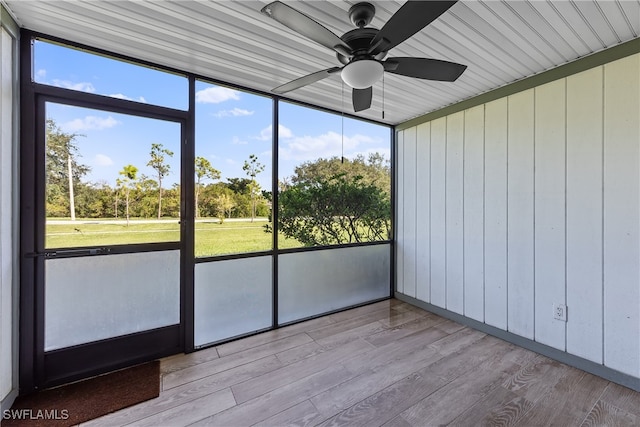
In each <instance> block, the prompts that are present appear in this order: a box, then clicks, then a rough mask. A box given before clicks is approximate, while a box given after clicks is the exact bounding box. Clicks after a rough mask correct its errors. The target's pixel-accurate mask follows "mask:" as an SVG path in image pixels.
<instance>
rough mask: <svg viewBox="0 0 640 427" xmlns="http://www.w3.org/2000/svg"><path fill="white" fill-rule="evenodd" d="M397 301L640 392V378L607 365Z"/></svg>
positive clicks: (448, 313) (423, 304) (463, 318)
mask: <svg viewBox="0 0 640 427" xmlns="http://www.w3.org/2000/svg"><path fill="white" fill-rule="evenodd" d="M394 297H395V298H397V299H399V300H400V301H404V302H406V303H408V304H411V305H415V306H416V307H420V308H422V309H423V310H426V311H429V312H431V313H434V314H437V315H438V316H442V317H444V318H446V319H449V320H453V321H454V322H457V323H460V324H462V325H465V326H468V327H470V328H473V329H476V330H478V331H481V332H484V333H486V334H489V335H492V336H494V337H496V338H500V339H502V340H504V341H508V342H510V343H513V344H515V345H517V346H520V347H522V348H526V349H527V350H531V351H535V352H536V353H539V354H542V355H544V356H547V357H549V358H551V359H554V360H557V361H558V362H561V363H565V364H567V365H569V366H573V367H574V368H578V369H581V370H583V371H586V372H589V373H590V374H593V375H597V376H599V377H602V378H604V379H606V380H609V381H611V382H614V383H616V384H620V385H622V386H625V387H628V388H630V389H632V390H635V391H638V392H640V378H636V377H634V376H631V375H629V374H625V373H623V372H620V371H616V370H615V369H611V368H608V367H606V366H604V365H601V364H598V363H595V362H592V361H591V360H587V359H583V358H582V357H579V356H575V355H573V354H570V353H567V352H565V351H561V350H558V349H557V348H553V347H549V346H548V345H544V344H540V343H539V342H536V341H533V340H530V339H528V338H524V337H521V336H520V335H516V334H514V333H511V332H507V331H504V330H502V329H499V328H496V327H495V326H491V325H487V324H486V323H482V322H478V321H477V320H474V319H471V318H469V317H466V316H463V315H461V314H458V313H454V312H452V311H449V310H445V309H443V308H441V307H438V306H435V305H433V304H429V303H426V302H424V301H420V300H418V299H415V298H413V297H410V296H407V295H404V294H401V293H398V292H396V293H395V294H394Z"/></svg>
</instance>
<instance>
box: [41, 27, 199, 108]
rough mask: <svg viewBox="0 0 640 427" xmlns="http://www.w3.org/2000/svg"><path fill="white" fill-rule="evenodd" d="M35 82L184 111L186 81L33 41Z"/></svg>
mask: <svg viewBox="0 0 640 427" xmlns="http://www.w3.org/2000/svg"><path fill="white" fill-rule="evenodd" d="M33 72H34V76H33V79H34V81H36V82H38V83H42V84H47V85H51V86H58V87H63V88H67V89H73V90H78V91H82V92H89V93H96V94H99V95H107V96H111V97H114V98H121V99H126V100H129V101H136V102H142V103H149V104H155V105H160V106H163V107H170V108H175V109H179V110H186V109H187V108H188V105H189V98H188V93H189V92H188V81H187V79H186V77H184V76H179V75H175V74H170V73H167V72H164V71H159V70H154V69H151V68H147V67H143V66H140V65H136V64H132V63H129V62H124V61H120V60H118V59H113V58H108V57H106V56H101V55H96V54H93V53H89V52H86V51H82V50H78V49H74V48H71V47H67V46H62V45H59V44H53V43H49V42H46V41H43V40H36V41H35V45H34V71H33Z"/></svg>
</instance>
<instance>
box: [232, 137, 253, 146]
mask: <svg viewBox="0 0 640 427" xmlns="http://www.w3.org/2000/svg"><path fill="white" fill-rule="evenodd" d="M231 143H232V144H234V145H247V144H248V143H249V142H247V141H245V140H242V139H240V138H238V137H237V136H234V137H233V141H231Z"/></svg>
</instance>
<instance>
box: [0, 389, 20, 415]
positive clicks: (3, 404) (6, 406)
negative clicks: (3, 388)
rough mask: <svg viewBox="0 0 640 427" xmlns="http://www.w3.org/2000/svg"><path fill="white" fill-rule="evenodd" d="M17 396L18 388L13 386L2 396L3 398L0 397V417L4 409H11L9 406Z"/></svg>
mask: <svg viewBox="0 0 640 427" xmlns="http://www.w3.org/2000/svg"><path fill="white" fill-rule="evenodd" d="M17 397H18V389H17V388H14V389H13V390H11V391H10V392H9V394H7V395H6V396H5V397H4V399H2V402H0V418H1V417H2V413H3V412H4V411H6V410H8V409H11V406H13V402H14V401H15V400H16V398H17Z"/></svg>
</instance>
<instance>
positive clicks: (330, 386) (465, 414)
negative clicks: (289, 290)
mask: <svg viewBox="0 0 640 427" xmlns="http://www.w3.org/2000/svg"><path fill="white" fill-rule="evenodd" d="M161 370H162V391H161V393H160V396H159V397H158V398H156V399H153V400H150V401H147V402H144V403H141V404H139V405H136V406H133V407H130V408H127V409H124V410H121V411H119V412H116V413H113V414H110V415H107V416H104V417H102V418H99V419H96V420H93V421H91V422H88V423H85V424H84V425H85V426H122V425H135V426H187V425H193V426H254V425H255V426H287V425H296V426H316V425H319V426H342V425H345V426H346V425H348V426H367V427H369V426H382V425H384V426H431V425H442V424H451V425H456V426H477V425H516V426H518V425H519V426H532V425H535V426H538V425H562V426H574V425H575V426H581V425H585V426H596V425H603V426H604V425H607V426H613V425H616V426H626V425H628V426H640V393H637V392H634V391H632V390H630V389H627V388H625V387H622V386H619V385H616V384H613V383H610V382H608V381H606V380H604V379H602V378H599V377H596V376H593V375H591V374H588V373H586V372H583V371H580V370H578V369H575V368H572V367H569V366H567V365H564V364H562V363H559V362H556V361H553V360H551V359H549V358H546V357H544V356H541V355H538V354H536V353H533V352H531V351H528V350H525V349H522V348H520V347H517V346H515V345H513V344H509V343H507V342H504V341H502V340H499V339H497V338H494V337H491V336H488V335H486V334H484V333H481V332H478V331H474V330H472V329H470V328H467V327H463V326H462V325H459V324H457V323H455V322H452V321H449V320H445V319H443V318H441V317H438V316H436V315H434V314H432V313H428V312H426V311H423V310H421V309H419V308H416V307H413V306H411V305H408V304H405V303H403V302H400V301H398V300H388V301H383V302H379V303H376V304H371V305H368V306H364V307H359V308H356V309H353V310H348V311H345V312H341V313H336V314H332V315H329V316H325V317H322V318H318V319H314V320H310V321H307V322H304V323H299V324H296V325H292V326H289V327H285V328H281V329H278V330H275V331H270V332H265V333H263V334H260V335H255V336H252V337H248V338H245V339H242V340H238V341H234V342H230V343H227V344H222V345H219V346H217V347H214V348H210V349H207V350H202V351H199V352H195V353H192V354H188V355H177V356H173V357H169V358H166V359H163V360H162V363H161Z"/></svg>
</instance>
